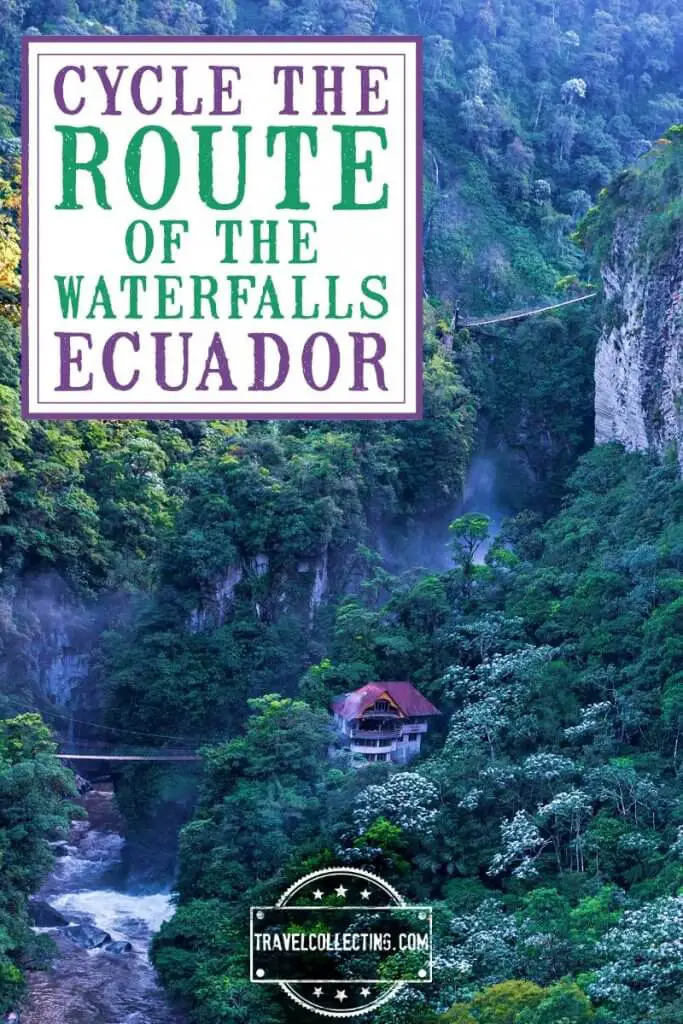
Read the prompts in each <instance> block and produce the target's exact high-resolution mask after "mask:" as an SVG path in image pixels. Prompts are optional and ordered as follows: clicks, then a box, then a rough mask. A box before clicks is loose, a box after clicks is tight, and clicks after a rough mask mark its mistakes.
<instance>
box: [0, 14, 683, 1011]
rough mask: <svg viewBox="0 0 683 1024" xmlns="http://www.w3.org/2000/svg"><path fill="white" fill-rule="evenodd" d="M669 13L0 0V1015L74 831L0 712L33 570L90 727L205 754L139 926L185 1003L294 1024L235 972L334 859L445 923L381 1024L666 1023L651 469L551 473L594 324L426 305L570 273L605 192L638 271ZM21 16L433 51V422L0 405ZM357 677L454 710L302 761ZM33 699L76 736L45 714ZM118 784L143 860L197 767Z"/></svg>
mask: <svg viewBox="0 0 683 1024" xmlns="http://www.w3.org/2000/svg"><path fill="white" fill-rule="evenodd" d="M679 7H680V5H679V4H678V2H677V0H655V2H654V3H652V2H645V0H627V2H619V3H617V2H611V0H604V3H602V4H600V3H598V2H597V0H571V2H566V3H564V4H562V5H560V4H557V3H555V2H553V0H548V2H546V0H515V2H514V3H512V4H509V3H504V2H503V0H488V2H486V3H480V2H479V0H477V2H475V0H441V2H424V0H414V2H413V0H411V2H410V3H402V2H401V3H399V2H393V0H342V2H341V3H335V4H332V3H330V2H329V0H301V2H294V0H285V2H282V3H272V2H267V3H266V2H257V0H238V2H236V0H201V2H191V0H97V3H95V2H91V0H10V2H9V3H4V4H2V5H1V9H0V100H1V101H2V102H3V103H4V106H3V107H2V109H0V158H1V160H2V169H1V173H0V178H2V181H0V198H1V200H2V212H1V213H0V563H1V567H2V576H1V577H0V612H1V614H0V645H1V651H2V659H1V670H0V678H1V680H2V687H1V691H2V693H1V695H0V712H1V713H2V715H3V716H6V720H5V721H4V722H2V723H0V1012H1V1011H2V1009H3V1008H4V1007H5V1006H7V1005H9V1004H10V1002H11V1001H13V1000H14V999H15V998H16V997H17V995H18V994H19V992H20V988H21V974H20V972H19V970H18V968H17V964H19V965H22V964H25V963H27V962H36V961H38V960H40V958H41V957H42V956H43V951H42V950H41V949H40V948H37V947H36V946H35V943H34V942H33V940H32V938H31V936H30V933H29V932H28V930H27V926H26V921H25V898H26V896H27V894H28V893H29V892H30V891H31V890H32V889H34V888H35V887H36V886H37V885H38V883H39V880H40V877H41V874H42V873H43V872H44V871H45V870H46V868H47V866H48V860H47V859H46V854H45V851H46V847H45V838H46V837H48V836H49V835H51V834H54V830H55V829H58V828H59V827H60V826H61V825H63V823H64V821H65V820H66V818H67V817H68V815H69V808H68V805H67V804H66V803H65V799H66V798H67V797H68V793H69V782H68V777H67V776H66V775H65V773H63V772H62V771H61V770H60V769H59V768H58V766H57V762H56V761H55V760H54V759H53V758H52V757H51V747H50V744H49V737H48V735H47V734H46V732H45V731H44V728H43V727H42V726H41V724H40V722H39V721H38V720H36V719H34V718H25V717H20V718H18V719H13V716H14V715H15V712H16V711H17V710H18V709H19V708H24V707H26V706H28V705H30V704H31V703H32V702H33V701H35V700H36V699H37V696H38V695H36V694H32V693H31V692H30V681H31V678H32V676H31V667H32V664H33V660H34V659H35V647H36V644H37V642H38V641H39V640H40V636H41V628H42V627H41V621H40V609H39V608H37V607H35V608H34V607H31V603H30V601H29V602H28V603H27V602H26V601H25V600H23V599H22V595H23V594H24V591H25V588H26V587H27V586H28V585H29V584H30V583H31V581H35V580H39V581H45V580H49V581H50V586H51V587H52V593H53V594H54V592H55V587H56V584H55V582H54V581H58V584H59V600H60V601H61V602H64V603H69V602H73V603H77V604H79V606H82V607H86V608H89V607H91V606H96V607H97V608H98V609H99V613H98V614H100V619H98V621H99V622H101V621H102V609H104V614H103V618H104V621H105V624H106V628H105V629H102V628H101V627H100V628H98V629H97V630H96V632H95V635H94V637H93V641H92V656H91V658H90V663H89V675H88V679H87V681H86V683H85V684H84V687H83V688H82V689H83V691H84V692H87V693H97V695H98V698H97V701H95V702H94V703H92V704H91V708H92V707H98V708H100V709H101V710H102V717H101V718H100V719H98V720H97V721H96V722H95V721H94V719H95V715H94V714H92V712H91V716H92V717H93V723H92V727H91V730H90V733H91V734H92V735H95V736H100V735H102V734H104V735H112V734H114V735H128V736H129V738H130V737H134V738H135V739H144V742H145V743H148V744H149V743H159V744H162V745H163V744H165V743H170V744H171V745H173V744H174V743H178V742H181V741H182V742H187V743H195V742H197V743H206V744H207V747H206V758H205V772H204V777H203V781H202V783H201V792H200V795H199V802H198V806H197V810H196V813H195V815H194V817H193V819H192V821H191V822H190V823H189V824H187V825H186V826H185V828H184V829H183V831H182V833H181V839H180V859H179V874H178V892H179V908H178V912H177V914H176V916H175V918H174V920H173V921H172V922H171V923H170V924H168V925H166V926H165V927H164V929H163V930H162V932H161V935H160V937H159V938H158V939H157V941H156V943H155V947H154V957H155V962H156V963H157V965H158V967H159V970H160V972H161V976H162V978H163V980H164V982H165V984H166V985H167V987H168V988H169V990H170V991H171V992H172V993H173V994H174V995H175V996H176V997H177V998H178V999H179V1000H181V1001H182V1002H183V1003H184V1004H185V1005H186V1006H187V1007H188V1009H189V1012H190V1014H191V1015H192V1019H193V1020H196V1021H197V1022H199V1021H201V1022H202V1024H251V1022H253V1021H258V1022H259V1024H285V1022H287V1021H294V1020H296V1019H297V1018H296V1016H295V1014H294V1013H293V1010H292V1007H291V1006H290V1005H289V1004H286V1003H285V1002H283V1001H281V1000H280V999H278V998H277V996H273V995H272V993H270V992H268V991H265V992H264V990H263V988H262V987H258V986H254V985H251V984H250V983H249V982H248V980H247V964H246V957H245V952H246V923H247V921H248V913H247V908H248V906H249V905H250V904H253V903H258V902H270V901H271V900H272V899H273V898H274V897H276V896H277V895H279V893H280V892H281V890H282V888H283V887H284V886H285V885H286V884H288V883H289V882H290V881H292V880H293V879H294V878H295V877H297V876H299V875H300V874H302V873H303V871H304V870H312V869H314V868H315V867H318V866H326V865H329V864H333V863H336V862H339V861H344V862H353V863H361V864H366V865H369V866H370V867H371V868H372V869H373V870H376V871H379V872H380V873H381V874H382V875H384V876H386V877H387V878H389V879H390V880H392V881H394V882H395V883H396V885H397V886H398V887H399V888H400V889H401V890H402V891H404V892H405V894H406V895H407V896H409V897H410V898H412V899H421V900H426V901H429V902H431V903H433V904H434V907H435V921H436V938H437V947H436V954H437V962H436V979H437V980H436V983H435V985H434V986H432V987H430V988H429V989H428V990H425V993H424V994H420V992H418V991H415V990H410V991H408V992H407V993H405V995H404V996H402V997H401V999H399V1000H396V1001H395V1002H393V1003H392V1004H391V1005H390V1006H388V1007H387V1008H385V1009H383V1010H382V1011H381V1013H379V1014H378V1016H377V1020H378V1024H435V1022H437V1021H442V1022H450V1024H586V1022H594V1024H644V1022H645V1021H650V1022H653V1024H674V1022H680V1020H681V1019H682V1018H683V1004H682V1003H681V997H680V982H681V978H682V977H683V955H682V954H681V951H680V938H679V937H680V930H681V926H682V925H683V903H682V900H683V896H682V895H681V893H683V803H682V802H681V790H680V785H679V777H680V772H681V767H682V766H681V756H682V755H681V749H680V748H681V743H680V731H681V728H682V727H683V676H682V675H681V673H682V672H683V661H682V659H683V649H682V648H681V641H680V639H679V637H680V635H681V633H682V631H683V604H682V602H683V527H682V526H681V522H682V518H683V517H682V513H683V484H681V481H680V479H679V477H678V474H677V469H676V463H675V460H674V459H672V460H671V461H670V462H669V461H666V462H665V463H664V464H658V463H656V462H655V461H654V460H652V459H650V458H648V457H646V456H644V455H633V454H628V453H625V452H623V451H622V450H620V449H618V448H616V447H611V446H607V447H603V448H600V449H596V450H593V451H591V452H589V453H588V454H586V455H584V456H583V457H582V458H580V460H579V461H578V464H577V459H579V456H581V455H582V453H584V452H586V450H587V449H588V448H589V447H590V441H591V427H592V356H593V346H594V343H595V333H596V319H597V316H596V313H588V312H587V311H586V309H585V308H584V309H582V310H581V311H580V312H572V313H570V314H567V313H564V314H562V315H561V316H557V317H555V316H553V317H546V318H544V319H542V320H540V321H532V322H529V323H528V324H526V325H524V326H520V327H517V328H513V329H510V330H508V331H506V332H501V333H499V334H496V336H486V335H482V336H478V337H477V338H473V337H471V336H470V335H469V334H468V333H467V332H466V331H460V332H458V333H457V334H456V335H455V336H453V335H452V333H451V330H450V328H449V319H450V316H449V308H450V303H451V302H452V301H453V300H454V299H455V298H456V297H457V298H459V299H460V301H461V303H462V305H463V308H465V309H466V310H467V311H468V312H469V311H476V310H487V311H488V310H489V309H491V308H492V307H493V308H503V307H504V306H506V305H508V304H509V305H511V306H519V305H522V304H523V303H525V302H526V301H529V300H535V299H538V298H543V297H544V296H548V295H551V294H552V293H554V292H555V291H556V290H557V289H560V290H566V289H572V288H574V287H575V286H576V284H577V282H579V283H580V279H581V278H582V277H593V278H594V279H595V277H596V274H597V269H596V268H597V263H598V262H599V260H600V258H601V257H602V256H603V255H604V254H605V252H606V251H607V248H608V246H609V244H610V239H611V231H612V227H613V224H614V219H615V216H616V215H617V214H619V215H620V216H621V215H622V214H623V213H624V212H626V213H627V214H628V212H629V211H630V212H631V213H632V216H633V217H634V218H638V223H639V225H640V227H641V230H642V236H643V247H644V249H643V251H644V252H646V253H647V256H648V258H649V259H652V260H656V259H658V258H659V255H660V254H661V252H662V249H663V247H665V246H666V241H667V239H668V238H669V237H670V235H671V232H673V231H677V230H678V227H679V225H680V213H681V210H680V198H679V196H680V184H681V166H682V162H681V152H682V151H683V143H682V141H681V133H680V131H673V132H669V133H668V134H667V135H666V136H665V137H664V141H663V142H660V143H658V144H657V145H656V146H655V149H654V153H653V155H652V156H648V157H646V158H645V159H644V160H641V161H640V163H639V165H638V167H637V168H636V169H634V170H629V171H625V172H623V173H618V172H621V171H622V169H623V168H624V167H625V166H626V165H627V164H629V163H632V162H633V161H635V160H636V159H637V158H638V157H639V156H640V155H641V154H642V153H644V152H645V151H647V150H649V149H650V147H651V145H652V144H653V143H655V141H656V140H657V139H658V138H659V136H661V135H663V133H665V132H666V130H667V129H668V128H669V126H670V124H671V123H672V122H674V121H677V120H683V99H682V96H683V91H682V86H683V83H682V82H681V75H680V68H681V67H682V66H683V64H682V60H683V15H681V12H680V9H679ZM22 31H43V32H54V33H74V34H79V33H81V34H82V33H101V32H112V31H118V32H140V33H142V32H144V33H154V32H159V33H169V32H172V33H183V34H188V33H192V32H210V33H237V32H259V33H265V32H268V33H282V32H287V33H291V32H307V33H310V32H317V31H324V32H329V33H332V32H336V33H342V32H343V33H354V32H355V33H368V32H418V33H420V34H422V35H424V36H425V40H426V68H425V73H426V90H425V92H426V109H425V127H426V142H427V153H426V161H425V166H426V181H425V199H426V201H425V208H426V225H425V239H426V252H425V283H426V289H427V291H428V293H429V297H430V301H429V303H428V305H427V313H426V324H425V333H426V346H425V358H426V365H425V373H426V418H425V420H424V421H423V422H421V423H408V424H354V423H335V424H324V423H321V424H305V423H289V424H286V423H279V424H271V423H250V424H245V423H201V424H199V423H192V424H187V423H181V422H160V423H149V424H147V423H135V422H130V421H128V422H125V423H117V422H106V423H85V422H74V423H41V422H30V423H27V422H24V421H23V420H22V419H21V417H20V415H19V408H18V400H17V381H18V360H19V354H18V332H17V323H18V312H19V311H18V301H17V300H18V285H19V269H20V268H19V249H18V235H17V229H18V209H19V200H18V172H17V167H16V153H17V150H18V138H17V135H18V132H19V129H20V126H19V125H18V124H17V121H16V109H17V99H18V97H17V92H16V90H17V82H18V76H17V58H18V40H19V36H20V34H21V32H22ZM615 174H616V178H615V179H614V182H613V183H612V184H611V185H609V187H608V189H607V192H606V194H603V195H602V198H601V201H600V203H599V205H598V208H597V210H595V211H594V212H591V213H590V215H589V216H588V218H587V219H586V221H585V227H582V228H581V229H580V232H579V235H580V239H581V240H582V241H584V242H585V243H586V244H587V245H588V248H589V250H590V253H591V259H590V260H589V261H588V263H584V258H583V255H582V254H581V252H580V250H579V248H577V246H576V244H575V242H573V241H572V233H573V232H574V231H575V229H576V227H577V224H578V222H579V220H580V218H581V217H582V216H583V215H584V214H585V213H586V211H587V210H588V209H589V207H590V206H591V204H592V203H593V201H594V200H595V198H596V197H597V195H598V193H599V192H600V191H601V190H602V189H603V188H604V187H605V186H607V185H608V183H609V182H610V179H612V178H613V177H614V175H615ZM603 315H604V311H603ZM478 427H479V430H478ZM483 442H487V443H488V445H489V446H490V447H492V448H495V449H496V451H497V452H498V451H501V450H503V451H505V452H507V453H508V454H510V453H511V457H510V458H508V460H507V463H506V465H507V470H506V472H505V473H504V474H502V478H501V480H500V487H501V489H502V490H503V491H504V495H505V504H506V506H507V508H508V509H509V510H512V511H514V512H516V513H518V514H517V515H516V516H515V517H514V518H512V519H511V520H510V521H509V522H508V523H507V525H506V526H505V528H504V529H503V531H502V532H501V533H498V534H497V535H496V536H495V538H494V539H493V543H492V544H491V545H490V547H488V553H487V554H486V559H485V561H484V560H483V559H482V553H483V551H484V550H486V549H487V545H488V544H489V542H490V538H487V536H486V535H487V531H488V530H489V524H488V522H487V519H486V517H485V516H482V515H477V514H475V513H472V514H462V511H463V510H462V509H461V508H460V494H461V491H462V487H463V482H464V480H465V477H466V474H467V468H468V465H469V463H470V460H471V457H472V454H473V452H475V451H476V447H477V444H478V443H479V444H481V443H483ZM476 511H477V512H478V511H480V510H476ZM454 517H455V521H454V523H453V525H452V528H451V531H450V534H448V532H447V529H446V527H447V523H448V521H449V520H450V519H453V518H454ZM449 536H450V541H451V549H452V559H451V564H450V568H445V558H444V551H445V546H446V543H447V538H448V537H449ZM425 565H426V566H427V568H420V566H425ZM430 566H431V567H432V568H431V569H430V568H429V567H430ZM370 678H380V679H381V678H394V679H400V678H411V679H412V680H413V681H414V682H415V683H416V685H418V686H419V687H420V689H421V690H423V691H424V692H425V693H426V694H427V695H428V696H429V697H430V698H431V699H432V700H433V701H434V702H436V703H437V704H438V705H439V707H440V708H441V709H442V710H443V711H444V720H443V727H442V728H441V730H439V729H438V728H437V729H436V730H435V731H434V732H433V733H432V735H431V736H430V744H431V746H430V748H428V750H427V751H426V755H425V757H424V758H423V759H422V760H421V761H420V762H419V763H417V764H415V765H413V766H411V767H410V768H409V769H408V770H404V771H392V770H390V769H389V768H388V766H383V765H372V766H368V767H367V769H365V770H364V771H363V772H354V771H350V770H348V769H347V767H346V766H345V763H344V761H343V759H342V760H340V761H337V762H334V763H330V762H329V761H328V759H327V753H326V752H327V743H328V733H327V715H326V708H327V704H328V701H329V698H330V696H331V695H332V694H335V693H338V692H339V691H341V690H343V689H345V688H348V687H352V686H356V685H358V684H360V683H362V682H364V681H366V680H368V679H370ZM81 696H82V695H81ZM43 710H44V711H45V715H46V717H47V719H48V720H49V721H50V723H51V724H52V725H54V726H56V727H59V726H60V725H62V724H63V721H64V719H63V718H62V717H61V715H62V714H63V713H64V709H62V712H59V711H57V710H55V709H51V708H49V707H45V708H43ZM95 726H97V728H95ZM126 731H127V732H126ZM274 750H277V751H278V756H277V758H276V757H275V756H274V753H273V752H274ZM118 795H119V800H120V802H121V805H122V807H123V808H124V810H125V812H126V814H127V817H128V820H129V824H130V828H131V833H132V834H136V835H138V836H142V837H143V838H144V834H145V832H146V831H147V832H148V833H151V835H152V836H153V840H154V844H156V845H157V846H158V845H159V834H160V829H161V828H162V826H163V823H164V822H166V824H167V826H168V825H171V826H172V825H173V824H174V823H175V821H176V815H175V814H173V813H170V809H171V808H172V807H173V806H176V807H177V806H178V805H182V808H183V810H184V809H185V807H186V805H187V780H186V779H184V778H180V777H178V776H177V775H174V774H173V773H168V772H162V771H161V770H159V769H154V770H150V771H147V772H143V771H140V770H137V771H135V772H131V773H130V774H129V775H127V776H125V777H122V778H121V779H120V780H119V792H118ZM164 801H165V802H164Z"/></svg>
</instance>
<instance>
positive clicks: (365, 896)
mask: <svg viewBox="0 0 683 1024" xmlns="http://www.w3.org/2000/svg"><path fill="white" fill-rule="evenodd" d="M361 899H364V900H369V899H370V890H369V889H363V891H362V893H361Z"/></svg>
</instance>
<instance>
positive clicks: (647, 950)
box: [589, 896, 683, 1024]
mask: <svg viewBox="0 0 683 1024" xmlns="http://www.w3.org/2000/svg"><path fill="white" fill-rule="evenodd" d="M599 951H600V953H601V954H602V956H603V957H604V959H605V960H606V961H607V962H606V964H605V966H603V967H601V968H600V970H598V972H597V974H596V978H595V981H594V983H593V984H592V985H591V986H590V989H589V992H590V995H591V996H592V997H593V998H594V999H596V1000H599V1001H601V1002H605V1003H607V1004H610V1005H612V1006H613V1007H614V1008H615V1009H616V1011H617V1014H618V1020H619V1022H620V1024H630V1022H631V1021H633V1022H634V1024H635V1022H636V1021H637V1022H638V1024H641V1022H644V1021H650V1020H651V1021H658V1020H659V1016H658V1010H657V1008H658V1006H659V1004H660V1003H662V1002H667V1001H669V1000H673V999H674V998H676V997H677V996H678V995H679V994H680V992H681V988H682V986H683V896H667V897H663V898H661V899H657V900H654V901H653V902H652V903H648V904H645V905H643V906H642V907H639V908H637V909H633V910H627V911H626V913H625V914H624V915H623V917H622V919H621V921H620V923H619V925H618V926H617V927H616V928H612V929H611V930H610V931H608V932H607V934H606V935H605V937H604V939H603V940H602V942H601V943H600V945H599Z"/></svg>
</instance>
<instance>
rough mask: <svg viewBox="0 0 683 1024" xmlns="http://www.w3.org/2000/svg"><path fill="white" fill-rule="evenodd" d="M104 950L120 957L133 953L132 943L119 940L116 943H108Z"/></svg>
mask: <svg viewBox="0 0 683 1024" xmlns="http://www.w3.org/2000/svg"><path fill="white" fill-rule="evenodd" d="M104 948H105V949H106V951H107V953H116V954H118V955H121V954H122V953H132V952H133V945H132V943H130V942H126V941H125V940H120V941H118V942H108V943H107V944H106V946H105V947H104Z"/></svg>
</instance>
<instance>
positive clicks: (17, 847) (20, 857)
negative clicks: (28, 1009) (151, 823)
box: [0, 714, 76, 1013]
mask: <svg viewBox="0 0 683 1024" xmlns="http://www.w3.org/2000/svg"><path fill="white" fill-rule="evenodd" d="M55 750H56V747H55V744H54V743H53V742H52V737H51V735H50V731H49V729H47V728H46V726H45V725H44V724H43V723H42V722H41V720H40V717H39V716H38V715H28V714H25V715H18V716H15V717H14V718H8V719H3V720H0V870H1V875H0V877H1V881H0V1013H4V1012H5V1010H8V1009H10V1008H11V1007H12V1006H13V1005H15V1004H16V1002H17V1000H18V998H19V997H20V996H21V994H22V992H23V987H24V978H23V974H22V971H21V969H20V966H18V965H21V967H23V966H25V965H29V964H30V965H32V966H34V967H37V966H40V965H41V964H44V963H45V960H46V957H47V956H48V954H49V951H50V942H49V940H47V941H46V940H45V937H44V936H42V937H38V936H36V935H34V933H33V932H32V931H31V927H30V922H29V918H28V914H27V912H26V898H27V897H28V896H30V894H31V893H32V892H35V890H36V889H37V888H38V886H39V885H40V883H41V881H42V879H43V876H44V875H45V873H46V872H47V870H48V869H49V867H50V865H51V863H52V858H51V855H50V850H49V847H48V845H47V840H48V839H51V838H53V837H54V836H55V835H58V834H60V831H61V834H62V835H65V834H66V829H67V828H68V825H69V821H70V819H71V818H72V817H73V814H72V813H71V812H72V811H73V810H74V808H73V807H71V805H70V803H69V801H68V798H69V797H70V796H73V795H75V792H76V791H75V787H74V784H73V776H72V774H71V772H69V771H67V770H66V769H64V768H62V766H61V764H60V762H59V761H58V760H57V759H56V758H55V757H54V752H55Z"/></svg>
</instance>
